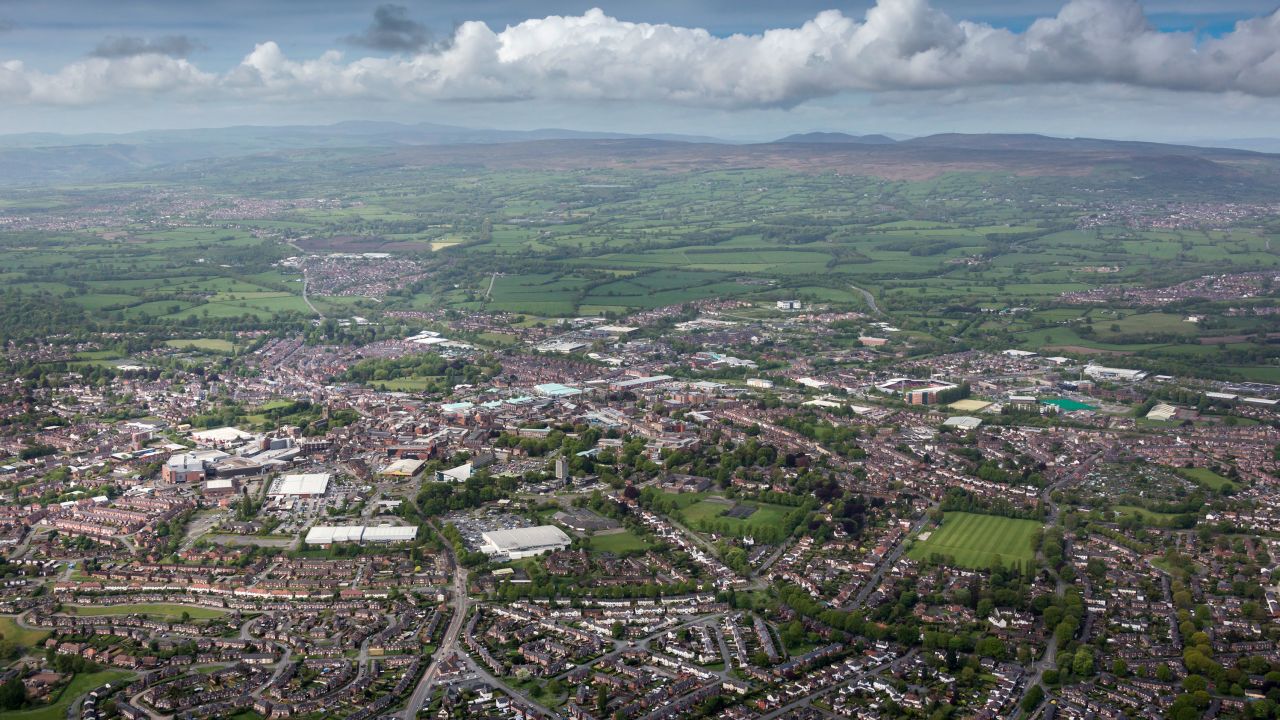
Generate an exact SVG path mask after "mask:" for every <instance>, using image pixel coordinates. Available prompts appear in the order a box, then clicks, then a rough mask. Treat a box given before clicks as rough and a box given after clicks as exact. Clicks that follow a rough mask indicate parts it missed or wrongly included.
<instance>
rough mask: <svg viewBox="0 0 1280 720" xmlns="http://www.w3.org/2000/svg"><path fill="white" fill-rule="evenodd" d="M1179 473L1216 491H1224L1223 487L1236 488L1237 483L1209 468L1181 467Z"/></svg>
mask: <svg viewBox="0 0 1280 720" xmlns="http://www.w3.org/2000/svg"><path fill="white" fill-rule="evenodd" d="M1178 474H1179V475H1181V476H1183V477H1185V478H1187V479H1188V480H1191V481H1193V482H1196V483H1199V484H1200V485H1203V486H1205V487H1207V488H1209V489H1210V490H1213V491H1214V492H1222V489H1223V488H1230V489H1232V490H1235V489H1236V484H1235V483H1233V482H1231V481H1230V480H1228V479H1227V478H1224V477H1222V476H1221V475H1219V474H1218V473H1216V472H1214V471H1212V470H1210V469H1209V468H1199V467H1198V468H1181V469H1179V470H1178Z"/></svg>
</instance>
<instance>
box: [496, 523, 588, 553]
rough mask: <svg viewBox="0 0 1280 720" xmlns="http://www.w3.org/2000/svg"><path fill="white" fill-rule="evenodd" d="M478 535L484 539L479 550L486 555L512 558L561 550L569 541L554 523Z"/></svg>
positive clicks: (567, 545)
mask: <svg viewBox="0 0 1280 720" xmlns="http://www.w3.org/2000/svg"><path fill="white" fill-rule="evenodd" d="M480 536H481V537H482V538H483V539H484V543H483V544H482V545H481V546H480V552H482V553H484V554H486V555H505V556H506V557H508V558H510V559H512V560H519V559H520V558H527V557H533V556H534V555H541V554H543V553H547V552H551V551H553V550H563V549H565V548H567V547H569V544H570V542H571V541H570V540H569V536H568V535H565V534H564V531H563V530H561V529H560V528H558V527H556V526H555V525H539V526H537V527H527V528H514V529H511V530H489V531H487V532H483V533H481V534H480Z"/></svg>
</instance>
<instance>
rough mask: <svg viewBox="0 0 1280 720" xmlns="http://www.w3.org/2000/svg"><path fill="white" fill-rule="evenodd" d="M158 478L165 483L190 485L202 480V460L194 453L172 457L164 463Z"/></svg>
mask: <svg viewBox="0 0 1280 720" xmlns="http://www.w3.org/2000/svg"><path fill="white" fill-rule="evenodd" d="M160 477H161V479H163V480H164V481H165V482H167V483H192V482H200V481H201V480H204V460H203V459H201V458H199V457H197V456H196V455H195V454H194V453H182V454H181V455H174V456H173V457H171V458H169V460H168V461H166V462H165V464H164V467H163V468H161V470H160Z"/></svg>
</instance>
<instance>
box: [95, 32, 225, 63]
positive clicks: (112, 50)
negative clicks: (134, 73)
mask: <svg viewBox="0 0 1280 720" xmlns="http://www.w3.org/2000/svg"><path fill="white" fill-rule="evenodd" d="M203 47H204V45H203V44H201V43H200V42H199V41H197V40H192V39H191V38H189V37H187V36H186V35H164V36H162V37H158V38H155V39H153V40H148V39H146V38H140V37H130V36H123V35H121V36H111V37H108V38H105V39H104V40H103V41H102V42H100V43H98V46H97V47H96V48H94V49H93V52H91V53H89V54H90V55H91V56H93V57H98V58H129V57H136V56H138V55H167V56H169V57H173V58H184V57H187V56H189V55H190V54H191V53H192V52H195V51H196V50H199V49H202V48H203Z"/></svg>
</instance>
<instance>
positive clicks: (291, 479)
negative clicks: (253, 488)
mask: <svg viewBox="0 0 1280 720" xmlns="http://www.w3.org/2000/svg"><path fill="white" fill-rule="evenodd" d="M328 489H329V473H307V474H304V475H285V476H284V477H282V478H280V479H279V480H276V481H275V482H274V483H272V484H271V491H270V492H269V493H267V494H268V495H323V494H324V493H325V491H326V490H328Z"/></svg>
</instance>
